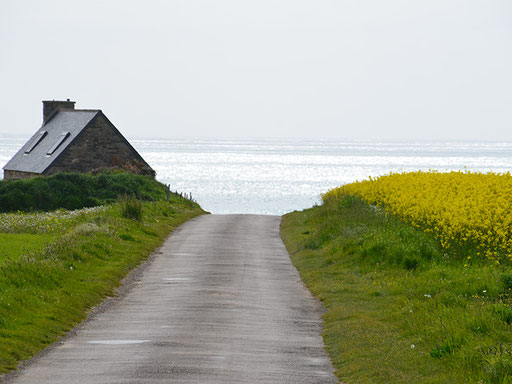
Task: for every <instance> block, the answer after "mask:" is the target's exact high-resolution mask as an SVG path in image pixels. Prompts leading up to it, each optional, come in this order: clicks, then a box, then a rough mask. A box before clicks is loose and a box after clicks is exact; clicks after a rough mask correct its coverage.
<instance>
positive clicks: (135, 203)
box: [119, 195, 143, 221]
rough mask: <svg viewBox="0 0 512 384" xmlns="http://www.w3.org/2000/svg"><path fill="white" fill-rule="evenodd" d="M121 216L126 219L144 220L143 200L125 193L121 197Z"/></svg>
mask: <svg viewBox="0 0 512 384" xmlns="http://www.w3.org/2000/svg"><path fill="white" fill-rule="evenodd" d="M119 207H120V209H121V216H123V217H124V218H126V219H132V220H136V221H142V209H143V208H142V207H143V205H142V201H141V200H139V199H137V198H136V197H135V196H129V195H124V196H121V197H120V198H119Z"/></svg>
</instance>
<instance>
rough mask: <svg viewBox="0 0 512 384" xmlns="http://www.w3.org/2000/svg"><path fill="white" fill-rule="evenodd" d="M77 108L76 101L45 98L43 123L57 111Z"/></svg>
mask: <svg viewBox="0 0 512 384" xmlns="http://www.w3.org/2000/svg"><path fill="white" fill-rule="evenodd" d="M72 109H75V102H74V101H69V99H67V100H66V101H59V100H43V125H44V124H46V122H47V121H48V119H49V118H50V117H52V115H53V114H54V112H55V111H63V110H72Z"/></svg>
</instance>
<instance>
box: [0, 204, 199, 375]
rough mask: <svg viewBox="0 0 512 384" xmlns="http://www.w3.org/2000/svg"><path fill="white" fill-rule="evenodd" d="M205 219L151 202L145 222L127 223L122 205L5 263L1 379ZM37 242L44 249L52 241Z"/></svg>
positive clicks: (1, 267) (0, 274) (0, 283)
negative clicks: (185, 227)
mask: <svg viewBox="0 0 512 384" xmlns="http://www.w3.org/2000/svg"><path fill="white" fill-rule="evenodd" d="M203 213H204V211H203V210H202V209H201V208H200V207H199V206H198V205H197V204H195V203H192V202H190V201H188V200H185V199H181V198H180V197H178V196H175V195H173V196H172V197H171V202H170V203H167V202H163V201H160V202H145V203H143V205H142V219H141V220H132V219H127V218H124V217H123V216H122V214H121V207H120V205H119V204H115V205H112V206H110V207H108V208H106V209H100V210H93V211H91V212H90V213H88V214H86V215H83V217H81V219H80V220H79V222H77V223H75V224H74V225H73V226H72V227H70V228H66V231H65V233H63V234H60V236H58V237H57V238H56V240H54V241H52V242H51V243H49V244H48V245H47V246H45V247H44V248H41V247H36V248H37V249H36V250H33V251H29V252H23V255H22V256H20V255H17V256H16V257H8V258H5V259H4V261H3V262H1V263H0V373H3V372H8V371H10V370H12V369H14V368H15V367H16V366H17V364H18V363H19V362H20V361H21V360H24V359H27V358H30V357H32V356H33V355H34V354H36V353H37V352H38V351H40V350H42V349H43V348H45V347H47V346H48V345H50V344H51V343H53V342H55V341H56V340H57V339H58V338H59V337H61V336H62V335H63V334H65V332H67V331H69V330H71V329H72V328H73V327H74V326H75V325H76V324H77V323H79V322H80V321H82V320H83V319H84V318H85V317H86V316H87V313H88V311H89V310H90V309H91V308H92V307H93V306H95V305H97V304H99V303H100V302H101V301H102V300H103V299H104V298H105V297H106V296H108V295H112V294H114V292H115V289H116V288H117V287H118V286H119V283H120V281H121V279H122V278H123V277H124V276H125V275H126V274H127V273H128V272H129V271H130V270H132V269H133V268H134V267H136V266H137V265H138V264H140V263H141V262H142V261H143V260H145V259H146V258H147V257H148V256H149V255H150V254H151V252H152V251H153V250H154V249H155V248H156V247H158V246H159V245H160V244H162V242H163V241H164V239H165V238H166V237H167V236H168V234H169V233H170V232H171V231H172V230H173V229H174V228H175V227H176V226H178V225H180V224H182V223H184V222H185V221H187V220H189V219H191V218H192V217H194V216H197V215H200V214H203ZM21 216H22V215H21ZM9 217H10V219H12V216H9ZM19 235H20V234H18V233H15V234H9V235H5V234H2V235H1V236H19ZM32 236H35V238H37V237H38V236H41V241H43V242H44V239H43V237H44V236H48V234H40V235H38V234H32Z"/></svg>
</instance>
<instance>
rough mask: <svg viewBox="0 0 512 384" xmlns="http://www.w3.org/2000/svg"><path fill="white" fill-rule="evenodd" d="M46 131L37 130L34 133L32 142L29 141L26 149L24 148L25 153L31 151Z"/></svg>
mask: <svg viewBox="0 0 512 384" xmlns="http://www.w3.org/2000/svg"><path fill="white" fill-rule="evenodd" d="M47 133H48V132H46V131H41V132H38V133H37V134H36V136H35V137H34V140H32V142H31V143H30V145H29V146H28V148H27V149H25V153H30V152H32V150H33V149H34V148H35V147H36V145H37V144H39V143H40V141H41V140H43V139H44V137H45V136H46V134H47Z"/></svg>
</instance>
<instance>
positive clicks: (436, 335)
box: [281, 196, 512, 384]
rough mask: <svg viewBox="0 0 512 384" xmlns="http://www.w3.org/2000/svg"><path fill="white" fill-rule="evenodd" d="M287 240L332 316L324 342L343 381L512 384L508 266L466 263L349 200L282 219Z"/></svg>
mask: <svg viewBox="0 0 512 384" xmlns="http://www.w3.org/2000/svg"><path fill="white" fill-rule="evenodd" d="M281 234H282V237H283V240H284V242H285V245H286V247H287V249H288V251H289V253H290V255H291V258H292V261H293V263H294V264H295V266H296V267H297V269H298V270H299V272H300V274H301V276H302V278H303V280H304V282H305V283H306V285H307V286H308V287H309V288H310V290H311V291H312V292H313V294H314V295H316V296H317V297H318V298H320V299H321V300H322V301H323V304H324V306H325V307H326V308H327V310H328V311H327V313H326V314H325V315H324V318H323V320H324V331H323V337H324V341H325V344H326V348H327V350H328V352H329V354H330V356H331V358H332V361H333V364H334V367H335V369H336V374H337V376H338V377H339V378H340V380H342V381H343V382H345V383H347V384H351V383H411V382H413V383H511V382H512V332H511V331H512V327H511V324H512V306H511V305H510V304H511V295H510V289H511V288H512V272H511V270H510V268H509V267H506V266H503V265H502V266H496V265H490V264H489V263H486V262H485V260H484V261H482V263H476V262H475V263H472V264H471V265H464V264H463V263H461V262H460V260H453V259H451V258H449V257H448V256H447V255H446V254H444V253H443V252H442V251H441V250H440V247H439V244H438V243H437V242H436V241H434V240H433V238H432V237H431V236H429V235H427V234H425V233H424V232H422V231H420V230H418V229H415V228H413V227H412V226H410V225H408V224H404V223H402V222H400V221H398V220H396V219H395V218H394V217H393V216H391V215H388V214H385V213H382V212H380V211H379V210H376V209H375V208H373V207H371V206H369V205H368V204H366V203H363V202H362V201H360V200H359V199H357V198H354V197H352V196H346V197H344V198H341V199H339V200H333V201H326V202H324V204H323V205H322V206H318V207H314V208H312V209H309V210H306V211H303V212H293V213H291V214H288V215H285V216H284V217H283V221H282V224H281Z"/></svg>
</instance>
